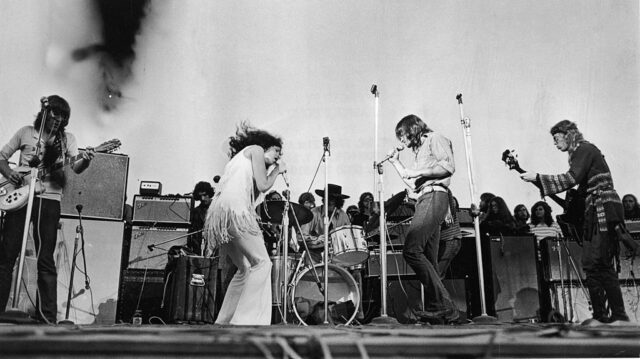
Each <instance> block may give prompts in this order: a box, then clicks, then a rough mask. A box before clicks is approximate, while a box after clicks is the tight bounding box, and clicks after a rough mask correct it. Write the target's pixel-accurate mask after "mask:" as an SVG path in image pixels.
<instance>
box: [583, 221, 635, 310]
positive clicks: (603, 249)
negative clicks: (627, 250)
mask: <svg viewBox="0 0 640 359" xmlns="http://www.w3.org/2000/svg"><path fill="white" fill-rule="evenodd" d="M609 227H610V228H609V230H608V231H607V232H604V233H603V232H598V233H596V234H594V235H592V236H591V238H590V240H585V241H584V242H583V248H584V250H583V254H582V267H583V269H584V272H585V277H586V278H585V285H586V286H587V288H588V289H589V294H590V296H591V301H592V304H593V317H594V318H596V319H598V320H601V318H603V317H607V316H610V318H611V319H612V320H620V319H626V318H627V315H626V312H625V309H624V300H623V299H622V292H621V290H620V282H619V280H618V273H617V272H616V270H615V267H614V257H615V254H616V253H617V250H618V242H617V241H618V238H617V234H616V232H615V230H614V229H613V227H614V226H612V225H610V226H609ZM605 301H606V302H607V303H608V304H609V309H610V310H611V313H609V312H608V310H607V309H606V307H605Z"/></svg>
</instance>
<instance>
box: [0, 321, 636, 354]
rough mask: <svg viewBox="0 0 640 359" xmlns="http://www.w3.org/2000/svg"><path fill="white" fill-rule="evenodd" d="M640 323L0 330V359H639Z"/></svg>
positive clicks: (30, 327) (23, 327) (7, 326)
mask: <svg viewBox="0 0 640 359" xmlns="http://www.w3.org/2000/svg"><path fill="white" fill-rule="evenodd" d="M638 356H640V326H637V325H635V324H629V325H597V326H595V325H589V326H587V325H559V324H495V325H488V324H466V325H456V326H451V325H449V326H435V325H364V326H349V327H344V326H342V327H341V326H309V327H304V326H297V325H272V326H264V327H259V326H247V327H230V326H218V325H143V326H140V327H134V326H131V325H128V324H127V325H112V326H95V325H86V326H85V325H81V326H60V325H59V326H45V325H13V324H1V325H0V357H2V358H12V357H22V358H25V357H39V358H42V357H60V358H69V357H78V358H80V357H82V358H87V357H92V358H98V357H109V358H122V357H148V358H157V357H180V358H189V357H215V358H447V357H457V358H463V357H464V358H490V357H499V358H507V357H508V358H514V357H521V358H522V357H554V358H585V357H590V358H593V357H636V358H637V357H638Z"/></svg>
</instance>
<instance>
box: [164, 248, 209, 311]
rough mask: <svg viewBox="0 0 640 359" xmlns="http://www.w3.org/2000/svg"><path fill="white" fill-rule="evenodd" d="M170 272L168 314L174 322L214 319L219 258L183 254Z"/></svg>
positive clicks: (166, 306)
mask: <svg viewBox="0 0 640 359" xmlns="http://www.w3.org/2000/svg"><path fill="white" fill-rule="evenodd" d="M174 264H175V267H174V268H173V270H172V271H171V272H169V274H168V276H167V295H166V297H165V308H166V310H167V311H166V313H167V314H166V317H167V320H168V321H169V322H172V323H185V322H186V323H191V322H197V323H213V322H214V321H215V318H216V316H217V314H218V313H217V308H216V280H217V277H218V275H217V274H218V260H217V258H216V259H215V260H214V259H213V258H204V257H200V256H181V257H178V258H177V259H176V260H175V262H174Z"/></svg>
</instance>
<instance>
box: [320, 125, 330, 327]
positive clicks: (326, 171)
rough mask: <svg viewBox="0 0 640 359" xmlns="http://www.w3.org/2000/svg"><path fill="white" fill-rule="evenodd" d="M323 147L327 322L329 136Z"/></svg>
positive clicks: (326, 315) (326, 319)
mask: <svg viewBox="0 0 640 359" xmlns="http://www.w3.org/2000/svg"><path fill="white" fill-rule="evenodd" d="M322 144H323V148H324V154H323V157H322V159H323V161H324V206H323V207H324V208H323V209H324V286H323V288H324V322H323V324H329V157H331V150H330V146H329V137H324V138H323V139H322Z"/></svg>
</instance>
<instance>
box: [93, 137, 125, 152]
mask: <svg viewBox="0 0 640 359" xmlns="http://www.w3.org/2000/svg"><path fill="white" fill-rule="evenodd" d="M120 146H122V142H120V140H119V139H117V138H114V139H112V140H109V141H105V142H102V143H101V144H99V145H98V146H96V147H93V150H94V151H96V152H102V153H111V152H113V151H115V150H117V149H118V148H120Z"/></svg>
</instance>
